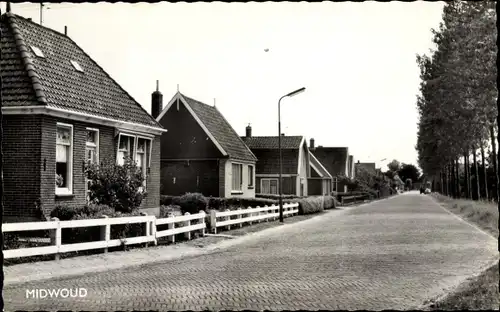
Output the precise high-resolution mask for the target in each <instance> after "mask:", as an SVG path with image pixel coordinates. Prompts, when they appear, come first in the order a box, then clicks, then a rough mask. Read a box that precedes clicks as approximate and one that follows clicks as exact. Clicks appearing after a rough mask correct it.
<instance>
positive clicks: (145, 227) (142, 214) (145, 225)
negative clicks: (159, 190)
mask: <svg viewBox="0 0 500 312" xmlns="http://www.w3.org/2000/svg"><path fill="white" fill-rule="evenodd" d="M147 215H148V214H147V213H146V212H141V216H147ZM144 230H145V232H146V237H149V236H151V234H150V226H149V221H146V223H145V224H144ZM144 247H148V242H145V243H144Z"/></svg>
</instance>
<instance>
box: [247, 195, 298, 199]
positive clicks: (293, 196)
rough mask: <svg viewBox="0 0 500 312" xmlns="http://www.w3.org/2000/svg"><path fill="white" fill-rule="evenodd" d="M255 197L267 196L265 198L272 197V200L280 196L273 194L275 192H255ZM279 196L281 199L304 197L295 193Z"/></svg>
mask: <svg viewBox="0 0 500 312" xmlns="http://www.w3.org/2000/svg"><path fill="white" fill-rule="evenodd" d="M255 197H256V198H267V199H274V200H279V198H280V196H279V195H275V194H255ZM281 198H283V199H295V198H304V196H297V195H282V196H281Z"/></svg>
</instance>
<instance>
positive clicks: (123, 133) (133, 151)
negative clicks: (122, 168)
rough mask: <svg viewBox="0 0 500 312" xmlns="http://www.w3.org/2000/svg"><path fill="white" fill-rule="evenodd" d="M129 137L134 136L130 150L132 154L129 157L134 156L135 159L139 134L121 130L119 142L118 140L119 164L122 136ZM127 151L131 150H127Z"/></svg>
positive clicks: (117, 153)
mask: <svg viewBox="0 0 500 312" xmlns="http://www.w3.org/2000/svg"><path fill="white" fill-rule="evenodd" d="M124 136H125V137H129V138H132V139H133V140H132V148H131V150H130V155H128V156H129V158H132V159H133V160H135V149H136V144H137V136H136V135H134V134H131V133H126V132H120V133H119V134H118V142H117V147H116V163H117V164H118V165H119V164H120V162H119V161H118V159H119V158H118V155H119V154H120V142H121V139H122V137H124ZM129 142H130V141H129ZM127 152H129V151H128V150H127Z"/></svg>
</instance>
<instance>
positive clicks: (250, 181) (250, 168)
mask: <svg viewBox="0 0 500 312" xmlns="http://www.w3.org/2000/svg"><path fill="white" fill-rule="evenodd" d="M248 186H249V187H253V166H248Z"/></svg>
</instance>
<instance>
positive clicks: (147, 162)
mask: <svg viewBox="0 0 500 312" xmlns="http://www.w3.org/2000/svg"><path fill="white" fill-rule="evenodd" d="M1 27H2V34H3V36H2V41H1V48H2V59H1V75H2V79H3V85H2V93H3V103H2V113H3V115H4V116H3V130H4V134H3V135H4V137H3V144H4V158H3V161H4V171H3V175H4V194H3V196H4V205H5V206H4V220H5V221H4V222H16V221H31V220H32V221H37V220H40V219H42V220H43V219H45V218H46V217H48V216H49V215H50V212H51V211H52V209H54V208H55V206H57V205H68V206H83V205H85V204H86V203H87V202H88V188H87V185H88V184H87V183H88V181H86V177H85V174H84V169H85V165H86V164H87V163H89V162H97V163H102V162H103V161H105V160H110V161H112V162H116V163H121V162H123V159H124V158H123V157H124V156H128V157H131V158H132V159H134V160H135V161H136V162H137V164H138V166H139V167H140V168H141V169H142V172H143V173H144V174H145V175H146V181H145V184H144V186H143V190H145V191H146V192H147V196H146V197H145V199H144V200H143V202H142V204H141V207H140V208H141V209H144V210H145V211H153V212H156V211H159V201H160V183H159V182H160V180H159V178H160V177H159V172H160V157H159V156H160V140H159V138H160V135H161V134H162V133H163V132H165V131H166V130H165V129H164V128H163V127H162V126H161V125H160V124H158V123H157V122H156V121H155V120H154V119H153V118H152V117H151V116H150V115H149V114H148V113H147V112H146V111H145V110H144V109H143V108H142V107H141V106H140V105H139V104H138V103H137V102H136V101H135V100H134V99H133V98H132V97H131V96H130V95H129V94H128V93H127V92H126V91H125V90H123V89H122V88H121V87H120V86H119V85H118V84H117V83H116V82H115V81H114V80H113V79H112V78H111V77H110V76H109V75H108V74H107V73H106V72H105V71H104V70H103V69H102V68H101V67H100V66H99V65H98V64H97V63H95V62H94V61H93V60H92V59H91V58H90V56H88V55H87V54H86V53H85V52H84V51H83V50H82V49H81V48H80V47H79V46H78V45H77V44H76V43H75V42H74V41H73V40H71V39H70V38H69V37H68V36H66V35H64V34H61V33H59V32H56V31H54V30H52V29H49V28H46V27H43V26H40V25H38V24H36V23H33V22H32V21H30V20H28V19H25V18H22V17H20V16H17V15H14V14H12V13H10V12H9V13H6V14H3V15H2V16H1Z"/></svg>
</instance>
